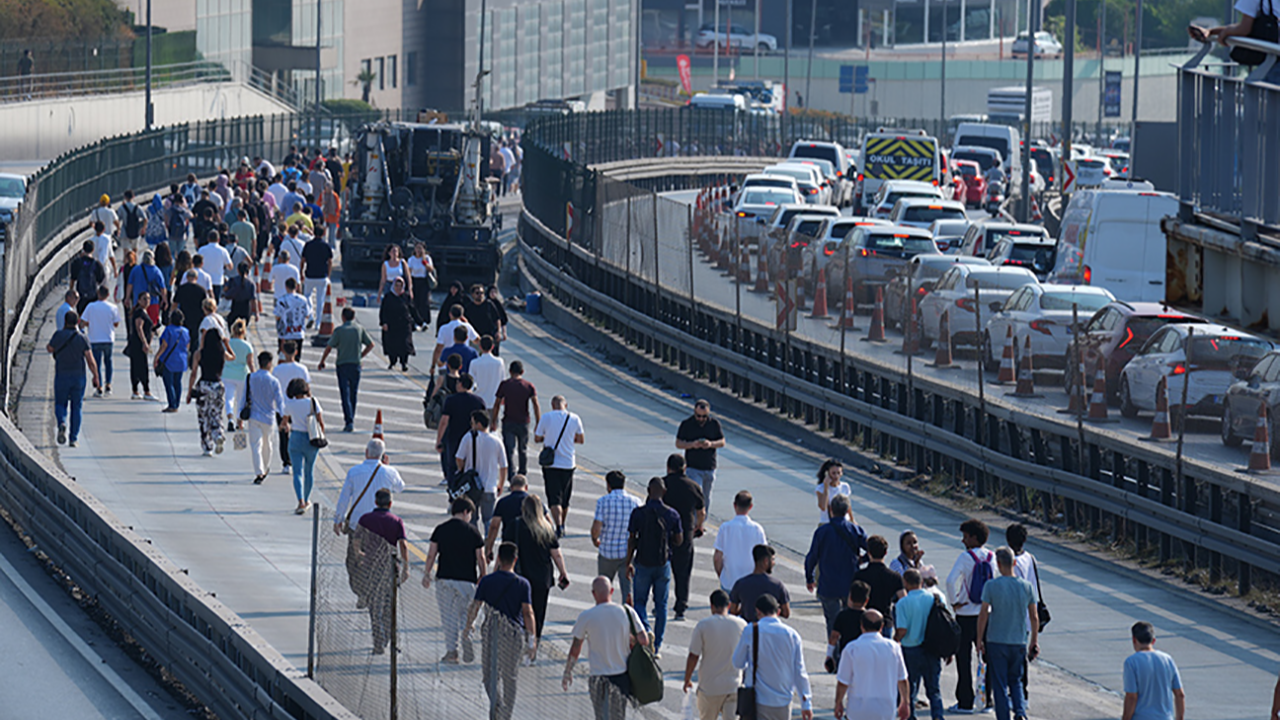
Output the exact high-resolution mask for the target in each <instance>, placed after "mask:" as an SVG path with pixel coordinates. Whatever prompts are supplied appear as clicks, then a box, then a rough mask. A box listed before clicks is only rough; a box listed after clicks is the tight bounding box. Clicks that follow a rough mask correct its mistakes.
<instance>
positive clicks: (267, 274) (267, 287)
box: [258, 250, 271, 293]
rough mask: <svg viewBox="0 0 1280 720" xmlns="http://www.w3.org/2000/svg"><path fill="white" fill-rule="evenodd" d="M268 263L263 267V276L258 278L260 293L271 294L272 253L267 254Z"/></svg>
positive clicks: (268, 251)
mask: <svg viewBox="0 0 1280 720" xmlns="http://www.w3.org/2000/svg"><path fill="white" fill-rule="evenodd" d="M265 255H266V258H267V259H266V261H265V262H264V263H263V265H262V275H260V276H259V277H258V292H260V293H269V292H271V251H270V250H267V252H266V253H265Z"/></svg>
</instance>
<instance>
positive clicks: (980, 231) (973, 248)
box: [960, 220, 1089, 285]
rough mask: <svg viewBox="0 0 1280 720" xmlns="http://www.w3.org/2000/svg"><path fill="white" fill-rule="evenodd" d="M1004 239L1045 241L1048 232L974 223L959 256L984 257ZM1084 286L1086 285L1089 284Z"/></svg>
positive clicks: (1030, 227)
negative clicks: (1037, 239) (1041, 239)
mask: <svg viewBox="0 0 1280 720" xmlns="http://www.w3.org/2000/svg"><path fill="white" fill-rule="evenodd" d="M1006 237H1009V238H1014V239H1018V240H1021V239H1025V238H1043V239H1045V240H1047V239H1049V231H1048V230H1045V229H1044V228H1043V227H1041V226H1039V225H1022V224H1018V223H1007V222H999V221H995V220H984V221H982V222H978V223H974V225H973V227H971V228H969V231H968V232H966V233H965V234H964V240H963V241H962V242H961V244H960V254H961V255H978V256H982V257H985V256H986V254H987V253H989V252H991V249H992V248H994V247H995V246H996V243H998V242H1000V240H1002V239H1003V238H1006ZM1084 284H1085V285H1088V284H1089V283H1084Z"/></svg>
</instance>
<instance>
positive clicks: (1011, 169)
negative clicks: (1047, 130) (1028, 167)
mask: <svg viewBox="0 0 1280 720" xmlns="http://www.w3.org/2000/svg"><path fill="white" fill-rule="evenodd" d="M962 145H977V146H978V147H986V148H991V149H992V150H996V151H998V152H999V153H1000V157H1002V158H1004V172H1005V174H1006V175H1008V176H1009V177H1010V178H1020V177H1022V140H1021V136H1020V135H1019V134H1018V131H1017V129H1015V128H1011V127H1009V126H1008V125H992V124H990V123H960V126H959V127H957V128H956V134H955V140H953V141H952V143H951V147H952V148H958V147H960V146H962Z"/></svg>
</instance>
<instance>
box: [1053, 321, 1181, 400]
mask: <svg viewBox="0 0 1280 720" xmlns="http://www.w3.org/2000/svg"><path fill="white" fill-rule="evenodd" d="M1080 317H1081V318H1083V317H1084V315H1083V313H1081V315H1080ZM1203 322H1205V320H1203V319H1202V318H1199V317H1196V316H1195V315H1188V314H1187V313H1183V312H1179V311H1177V310H1174V309H1172V308H1170V307H1169V306H1167V305H1164V304H1162V303H1154V302H1125V301H1123V300H1117V301H1115V302H1112V303H1108V304H1107V305H1105V306H1103V307H1102V308H1101V309H1100V310H1098V311H1097V312H1095V313H1094V314H1093V316H1092V317H1090V318H1089V320H1088V322H1086V323H1085V324H1084V327H1083V328H1081V330H1080V332H1079V333H1077V334H1076V336H1075V339H1074V340H1073V342H1071V343H1069V344H1068V345H1067V349H1066V354H1065V355H1064V356H1063V359H1062V364H1063V367H1071V365H1072V364H1073V363H1075V362H1076V360H1075V358H1076V353H1077V352H1079V353H1080V356H1081V358H1082V359H1083V360H1084V364H1085V373H1086V376H1085V377H1086V382H1091V381H1092V380H1091V378H1092V377H1093V370H1094V368H1097V367H1101V368H1102V370H1103V372H1104V373H1105V374H1106V380H1107V402H1109V403H1112V404H1115V403H1117V402H1118V401H1119V398H1120V371H1121V370H1123V369H1124V366H1125V365H1127V364H1128V363H1129V360H1130V359H1132V358H1133V356H1134V354H1135V353H1137V352H1138V351H1139V350H1140V349H1142V346H1143V345H1145V344H1146V342H1147V339H1148V338H1150V337H1151V336H1152V335H1153V334H1154V333H1155V332H1156V331H1157V330H1159V329H1160V328H1162V327H1164V326H1165V325H1169V324H1171V323H1182V324H1186V323H1203ZM1077 374H1078V373H1074V372H1068V373H1066V375H1064V381H1063V387H1064V388H1066V391H1067V394H1068V395H1070V394H1072V393H1074V392H1075V384H1076V376H1077ZM1089 390H1090V391H1092V388H1089Z"/></svg>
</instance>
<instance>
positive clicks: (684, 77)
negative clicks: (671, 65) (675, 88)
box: [676, 54, 693, 95]
mask: <svg viewBox="0 0 1280 720" xmlns="http://www.w3.org/2000/svg"><path fill="white" fill-rule="evenodd" d="M676 69H677V70H679V71H680V86H681V87H683V88H684V94H685V95H692V94H693V70H692V69H691V67H690V64H689V56H688V55H684V54H681V55H677V56H676Z"/></svg>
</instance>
